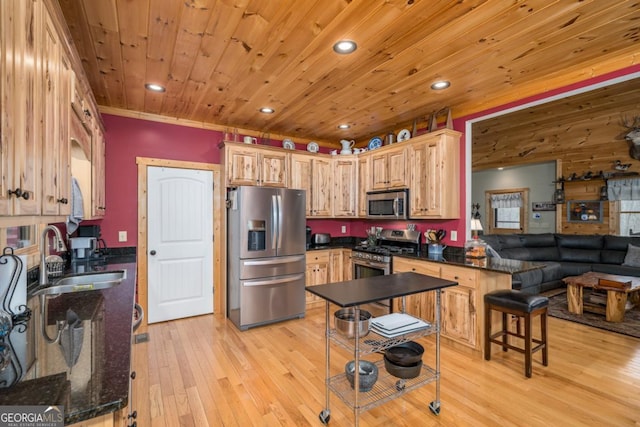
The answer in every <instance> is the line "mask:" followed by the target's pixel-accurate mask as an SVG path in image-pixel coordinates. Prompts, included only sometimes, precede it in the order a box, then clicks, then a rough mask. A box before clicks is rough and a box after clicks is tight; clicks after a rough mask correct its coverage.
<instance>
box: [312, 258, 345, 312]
mask: <svg viewBox="0 0 640 427" xmlns="http://www.w3.org/2000/svg"><path fill="white" fill-rule="evenodd" d="M306 264H307V265H306V270H305V280H306V286H315V285H324V284H326V283H334V282H341V281H343V280H351V277H352V270H353V267H352V264H351V250H350V249H343V248H338V249H322V250H314V251H309V252H307V255H306ZM305 295H306V299H305V301H306V304H307V308H311V307H315V306H318V305H323V304H324V303H325V300H323V299H322V298H320V297H318V296H315V295H313V294H312V293H309V292H306V293H305Z"/></svg>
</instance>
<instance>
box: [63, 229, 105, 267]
mask: <svg viewBox="0 0 640 427" xmlns="http://www.w3.org/2000/svg"><path fill="white" fill-rule="evenodd" d="M76 235H77V237H73V239H75V238H87V237H93V238H95V239H96V244H95V248H94V250H93V254H92V257H93V258H97V257H100V256H101V255H104V254H105V253H106V251H107V244H106V242H105V241H104V239H103V238H102V235H101V234H100V226H99V225H81V226H80V227H78V232H77V234H76ZM79 244H80V243H79ZM69 246H71V245H69ZM74 259H76V257H75V253H74Z"/></svg>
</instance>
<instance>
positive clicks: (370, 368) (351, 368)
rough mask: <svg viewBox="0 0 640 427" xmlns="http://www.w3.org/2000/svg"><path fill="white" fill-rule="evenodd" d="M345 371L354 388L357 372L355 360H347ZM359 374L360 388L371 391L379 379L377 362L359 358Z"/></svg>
mask: <svg viewBox="0 0 640 427" xmlns="http://www.w3.org/2000/svg"><path fill="white" fill-rule="evenodd" d="M344 372H345V374H346V375H347V379H348V380H349V384H351V388H354V382H355V373H356V368H355V360H352V361H350V362H347V364H346V365H345V366H344ZM358 375H359V376H358V382H359V387H358V388H359V390H360V391H370V390H371V389H372V388H373V385H374V384H375V383H376V381H377V380H378V367H377V366H376V364H375V363H372V362H369V361H368V360H359V361H358Z"/></svg>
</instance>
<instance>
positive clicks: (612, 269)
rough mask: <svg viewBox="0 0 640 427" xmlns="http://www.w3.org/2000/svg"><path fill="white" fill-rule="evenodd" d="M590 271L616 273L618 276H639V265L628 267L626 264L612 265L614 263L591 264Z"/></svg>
mask: <svg viewBox="0 0 640 427" xmlns="http://www.w3.org/2000/svg"><path fill="white" fill-rule="evenodd" d="M591 270H592V271H597V272H598V273H607V274H618V275H620V276H633V277H640V268H639V267H629V266H626V265H614V264H593V265H592V266H591Z"/></svg>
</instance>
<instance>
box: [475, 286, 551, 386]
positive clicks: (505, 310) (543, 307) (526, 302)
mask: <svg viewBox="0 0 640 427" xmlns="http://www.w3.org/2000/svg"><path fill="white" fill-rule="evenodd" d="M548 306H549V298H547V297H544V296H540V295H530V294H525V293H522V292H520V291H516V290H512V289H505V290H499V291H493V292H489V293H487V294H485V296H484V307H485V316H484V321H485V328H484V330H485V333H484V358H485V359H486V360H491V343H495V344H499V345H500V346H501V347H502V351H507V350H509V349H511V350H515V351H517V352H519V353H524V374H525V375H526V377H527V378H531V360H532V355H533V353H535V352H536V351H538V350H542V364H543V365H544V366H548V364H549V360H548V352H547V308H548ZM492 310H493V311H497V312H500V313H502V330H500V331H498V332H495V333H492V332H491V314H492ZM508 314H510V315H512V316H517V318H518V320H517V330H516V332H513V331H510V330H509V327H508V326H509V324H508V322H507V315H508ZM538 315H539V316H540V330H541V337H540V339H536V338H533V336H532V333H531V319H532V318H533V317H535V316H538ZM521 319H524V334H522V333H521V331H520V320H521ZM509 336H513V337H517V338H521V339H523V340H524V348H522V347H517V346H514V345H512V344H510V343H509ZM499 338H500V339H499ZM534 344H535V346H533V345H534Z"/></svg>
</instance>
